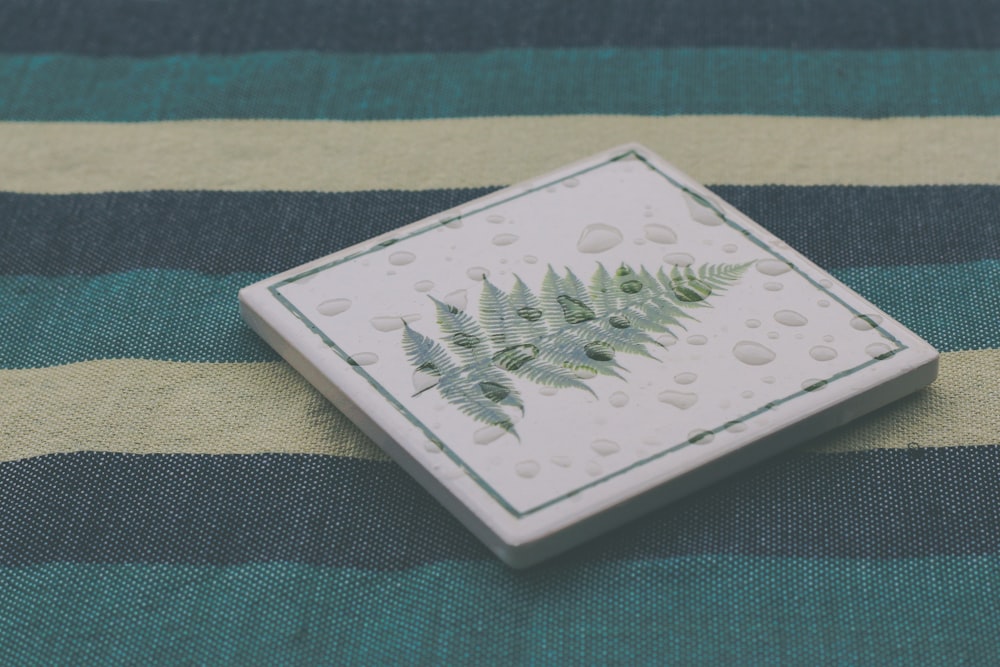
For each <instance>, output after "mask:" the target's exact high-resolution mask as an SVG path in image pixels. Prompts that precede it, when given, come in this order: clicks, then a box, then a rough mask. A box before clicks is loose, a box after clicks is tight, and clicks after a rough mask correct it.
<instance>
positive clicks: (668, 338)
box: [656, 333, 677, 347]
mask: <svg viewBox="0 0 1000 667" xmlns="http://www.w3.org/2000/svg"><path fill="white" fill-rule="evenodd" d="M656 342H657V343H658V344H659V345H662V346H663V347H670V346H671V345H676V344H677V336H675V335H673V334H669V333H666V334H663V335H662V336H659V337H658V338H657V339H656Z"/></svg>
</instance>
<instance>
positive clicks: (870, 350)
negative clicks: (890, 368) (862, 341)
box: [865, 343, 895, 359]
mask: <svg viewBox="0 0 1000 667" xmlns="http://www.w3.org/2000/svg"><path fill="white" fill-rule="evenodd" d="M865 353H866V354H867V355H868V356H869V357H871V358H872V359H888V358H889V357H891V356H892V355H894V354H895V351H894V350H893V349H892V348H891V347H889V346H888V345H886V344H885V343H872V344H871V345H869V346H868V347H866V348H865Z"/></svg>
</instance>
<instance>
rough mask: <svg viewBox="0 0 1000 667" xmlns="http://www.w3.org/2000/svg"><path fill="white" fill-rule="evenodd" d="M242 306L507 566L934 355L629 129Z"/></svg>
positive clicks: (554, 548)
mask: <svg viewBox="0 0 1000 667" xmlns="http://www.w3.org/2000/svg"><path fill="white" fill-rule="evenodd" d="M241 304H242V307H243V312H244V316H245V317H246V319H247V321H248V322H249V323H250V324H251V325H252V326H253V327H254V328H255V329H256V330H257V331H258V332H260V333H261V335H262V336H263V337H264V338H265V339H266V340H267V341H268V342H269V343H270V344H271V345H273V346H274V347H275V348H276V349H277V350H278V351H279V352H280V353H281V354H282V355H283V356H284V357H285V358H286V359H288V360H289V362H291V363H292V364H293V365H294V366H295V367H296V368H297V369H298V370H299V371H300V372H302V373H303V374H305V375H306V377H307V378H309V379H310V381H311V382H313V384H315V385H316V386H317V387H318V388H319V389H320V390H321V391H323V392H324V393H325V394H326V395H327V396H328V397H329V398H330V399H331V400H332V401H333V402H334V403H335V404H336V405H337V406H338V407H339V408H340V409H341V410H343V411H344V412H345V413H346V414H347V415H348V416H349V417H351V418H352V419H353V420H354V421H355V422H356V423H358V425H359V426H360V427H361V428H362V429H363V430H365V432H366V433H368V435H369V436H371V437H372V438H373V439H374V440H375V441H376V442H377V443H378V444H379V445H380V446H382V447H383V448H384V449H386V451H387V452H389V454H391V455H392V456H393V457H394V458H396V460H397V461H399V463H400V464H402V465H403V466H405V467H406V468H407V469H408V470H409V471H410V472H411V474H413V475H414V476H415V477H416V478H417V479H418V480H420V481H421V482H422V483H423V484H424V486H425V487H427V488H428V490H429V491H431V492H432V493H433V494H434V495H435V496H436V497H437V498H438V499H439V500H441V501H442V502H443V503H444V504H445V505H446V506H448V507H449V508H450V509H452V511H453V512H454V513H455V514H456V515H457V516H458V517H459V518H460V519H462V520H463V521H464V522H465V523H466V525H468V526H469V528H470V529H471V530H473V532H475V533H476V534H477V535H478V536H479V537H480V538H481V539H483V540H484V541H485V542H486V543H487V544H488V545H489V546H490V547H491V548H492V549H493V550H494V551H495V552H496V553H497V554H498V555H499V556H500V557H501V558H503V559H504V560H506V561H507V562H508V563H510V564H512V565H515V566H522V565H528V564H531V563H533V562H537V561H538V560H541V559H543V558H545V557H548V556H550V555H553V554H555V553H558V552H559V551H562V550H564V549H567V548H569V547H571V546H573V545H574V544H576V543H578V542H580V541H582V540H584V539H588V538H590V537H593V536H594V535H596V534H598V533H600V532H602V531H604V530H606V529H608V528H610V527H613V526H615V525H618V524H619V523H621V522H622V521H624V520H627V519H629V518H631V517H633V516H635V515H637V514H639V513H641V512H643V511H646V510H648V509H650V508H652V507H655V506H657V505H660V504H663V503H665V502H667V501H669V500H671V499H673V498H675V497H677V496H679V495H682V494H684V493H687V492H690V491H692V490H694V489H695V488H698V487H699V486H701V485H703V484H706V483H708V482H710V481H712V480H714V479H716V478H718V477H720V476H722V475H724V474H727V473H729V472H732V471H734V470H736V469H738V468H740V467H742V466H745V465H747V464H749V463H752V462H754V461H756V460H759V459H760V458H763V457H764V456H767V455H769V454H772V453H774V452H776V451H778V450H780V449H783V448H785V447H788V446H791V445H793V444H795V443H796V442H799V441H801V440H802V439H804V438H807V437H811V436H813V435H815V434H817V433H819V432H821V431H824V430H827V429H829V428H832V427H835V426H837V425H839V424H841V423H844V422H846V421H848V420H850V419H852V418H853V417H855V416H857V415H859V414H862V413H864V412H867V411H869V410H871V409H874V408H875V407H878V406H880V405H883V404H885V403H887V402H889V401H891V400H894V399H896V398H898V397H900V396H902V395H904V394H906V393H909V392H911V391H914V390H916V389H918V388H920V387H921V386H923V385H925V384H927V383H928V382H930V381H931V380H932V379H933V377H934V375H935V372H936V361H937V353H936V352H935V351H934V350H933V349H932V348H931V347H930V346H928V345H927V344H926V343H924V342H923V341H921V340H920V339H919V338H918V337H916V336H915V335H914V334H913V333H911V332H909V331H908V330H906V329H905V328H904V327H903V326H902V325H900V324H899V323H898V322H895V321H894V320H893V319H892V318H890V317H889V316H888V315H886V314H885V313H883V312H881V311H880V310H878V308H876V307H875V306H874V305H872V304H870V303H868V302H867V301H865V300H864V299H862V298H861V297H860V296H858V295H857V294H855V293H853V292H852V291H851V290H849V289H848V288H847V287H845V286H844V285H842V284H840V283H838V282H837V281H836V280H834V279H833V278H832V277H831V276H830V275H828V274H827V273H826V272H824V271H822V270H821V269H819V268H818V267H816V266H815V265H813V264H812V263H811V262H809V261H808V260H806V259H805V258H803V257H802V256H801V255H799V254H798V253H797V252H795V251H794V250H792V249H791V248H789V247H788V246H787V245H786V244H784V243H783V242H781V241H780V240H779V239H777V238H775V237H774V236H773V235H771V234H769V233H768V232H767V231H766V230H765V229H763V228H762V227H760V226H759V225H757V224H755V223H754V222H752V221H750V220H749V219H747V218H746V217H745V216H743V215H742V214H740V213H739V212H738V211H736V210H734V209H733V208H732V207H731V206H729V205H728V204H727V203H726V202H724V201H722V200H720V199H719V198H718V197H717V196H715V195H714V194H712V193H711V192H710V191H709V190H707V189H705V188H704V187H702V186H701V185H699V184H697V183H695V182H693V181H692V180H691V179H690V178H688V177H687V176H685V175H684V174H682V173H681V172H679V171H678V170H676V169H675V168H673V167H672V166H671V165H669V164H668V163H666V162H664V161H663V160H661V159H660V158H658V157H657V156H655V155H654V154H652V153H651V152H650V151H648V150H647V149H645V148H643V147H642V146H638V145H629V146H624V147H619V148H616V149H614V150H611V151H607V152H605V153H602V154H600V155H598V156H595V157H593V158H590V159H588V160H585V161H582V162H579V163H576V164H574V165H570V166H569V167H566V168H564V169H560V170H558V171H556V172H553V173H551V174H548V175H545V176H542V177H538V178H536V179H534V180H532V181H529V182H526V183H522V184H519V185H516V186H513V187H510V188H507V189H505V190H502V191H499V192H497V193H494V194H491V195H489V196H487V197H484V198H481V199H478V200H475V201H473V202H470V203H468V204H467V205H464V206H461V207H459V208H457V209H454V210H451V211H447V212H444V213H442V214H440V215H437V216H433V217H431V218H428V219H425V220H421V221H419V222H416V223H414V224H412V225H409V226H407V227H404V228H401V229H399V230H397V231H395V232H392V233H390V234H387V235H383V236H381V237H378V238H376V239H373V240H371V241H370V242H366V243H363V244H360V245H358V246H355V247H352V248H348V249H346V250H344V251H342V252H339V253H336V254H334V255H331V256H329V257H325V258H322V259H320V260H317V261H315V262H312V263H310V264H308V265H306V266H303V267H299V268H297V269H293V270H292V271H289V272H286V273H284V274H281V275H280V276H276V277H274V278H272V279H269V280H265V281H262V282H261V283H258V284H256V285H253V286H250V287H248V288H246V289H245V290H243V291H242V292H241Z"/></svg>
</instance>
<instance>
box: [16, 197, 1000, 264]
mask: <svg viewBox="0 0 1000 667" xmlns="http://www.w3.org/2000/svg"><path fill="white" fill-rule="evenodd" d="M494 189H495V188H474V189H452V190H426V191H418V192H405V191H373V192H352V193H328V194H320V193H289V192H245V193H232V192H169V191H157V192H139V193H124V194H123V193H111V194H86V195H21V194H11V193H0V274H3V275H48V276H60V275H71V274H72V275H96V274H104V273H110V272H119V271H128V270H133V269H142V268H160V269H181V270H194V271H199V272H202V273H208V274H225V273H234V272H252V273H275V272H278V271H283V270H285V269H288V268H291V267H293V266H297V265H299V264H302V263H303V262H306V261H309V260H312V259H315V258H317V257H321V256H323V255H325V254H328V253H331V252H334V251H336V250H339V249H342V248H345V247H347V246H350V245H353V244H355V243H360V242H362V241H364V240H366V239H368V238H370V237H372V236H374V235H376V234H380V233H383V232H386V231H390V230H392V229H395V228H397V227H399V226H401V225H404V224H406V223H409V222H413V221H414V220H418V219H420V218H423V217H425V216H429V215H432V214H434V213H437V212H439V211H442V210H445V209H448V208H451V207H453V206H456V205H458V204H461V203H463V202H465V201H468V200H470V199H473V198H475V197H479V196H481V195H483V194H486V193H488V192H490V191H492V190H494ZM713 189H714V190H715V191H716V192H718V193H719V194H720V195H721V196H722V197H723V198H724V199H726V200H728V201H729V202H731V203H732V204H733V205H734V206H736V207H737V208H738V209H740V210H742V211H744V212H746V213H747V214H748V215H749V216H750V217H752V218H754V219H755V220H757V221H758V222H760V223H761V224H762V225H764V226H765V227H767V228H768V229H769V230H770V231H772V232H773V233H774V234H776V235H777V236H778V237H780V238H782V239H784V240H785V241H787V242H788V243H789V244H790V245H791V246H792V247H794V248H796V249H798V250H800V251H801V252H802V253H803V254H805V255H806V256H807V257H809V258H810V259H812V260H813V261H815V262H816V263H818V264H819V265H821V266H823V267H825V268H829V269H838V268H842V267H845V268H846V267H866V266H881V267H892V266H898V265H911V264H953V263H959V262H972V261H978V260H983V259H1000V225H997V224H996V216H997V211H1000V186H913V187H840V186H815V187H793V186H779V185H775V186H731V185H722V186H716V187H714V188H713ZM943 220H947V224H942V221H943Z"/></svg>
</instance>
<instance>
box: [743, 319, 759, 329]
mask: <svg viewBox="0 0 1000 667" xmlns="http://www.w3.org/2000/svg"><path fill="white" fill-rule="evenodd" d="M746 325H747V327H749V328H751V329H756V328H757V327H759V326H760V320H747V321H746Z"/></svg>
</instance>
